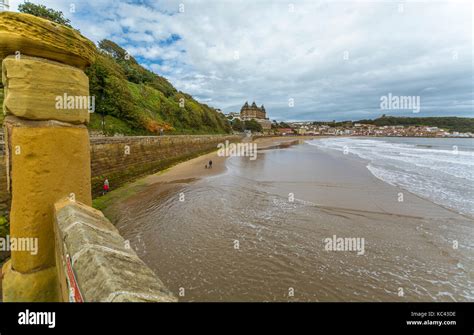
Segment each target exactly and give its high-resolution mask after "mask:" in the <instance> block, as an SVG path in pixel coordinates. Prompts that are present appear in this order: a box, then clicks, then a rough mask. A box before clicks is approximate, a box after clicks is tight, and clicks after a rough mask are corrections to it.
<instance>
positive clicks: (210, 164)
mask: <svg viewBox="0 0 474 335" xmlns="http://www.w3.org/2000/svg"><path fill="white" fill-rule="evenodd" d="M209 169H212V160H211V161H209Z"/></svg>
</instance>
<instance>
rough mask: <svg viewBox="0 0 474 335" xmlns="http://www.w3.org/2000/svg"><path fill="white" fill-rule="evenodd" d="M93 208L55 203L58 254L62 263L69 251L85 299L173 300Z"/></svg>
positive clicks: (73, 203)
mask: <svg viewBox="0 0 474 335" xmlns="http://www.w3.org/2000/svg"><path fill="white" fill-rule="evenodd" d="M96 212H97V211H95V210H93V209H92V208H88V207H86V206H84V205H82V204H80V203H77V202H71V201H69V204H65V202H64V201H61V202H58V203H57V204H56V205H55V218H56V219H55V221H56V226H55V229H56V238H57V240H58V241H60V242H59V243H62V244H63V245H64V247H62V252H63V255H62V256H61V258H62V260H63V263H64V259H66V254H68V255H69V257H70V259H71V262H72V267H73V269H74V272H75V274H76V278H77V282H78V285H79V288H80V290H81V293H82V296H83V298H84V300H85V301H102V302H106V301H154V302H161V301H163V302H166V301H176V300H177V299H176V298H175V297H174V296H173V294H172V293H171V292H170V291H168V289H166V288H165V286H164V285H163V283H162V282H161V281H160V280H159V279H158V278H157V277H156V275H155V274H154V273H153V271H152V270H151V269H150V268H149V267H148V266H146V265H145V263H143V261H141V260H140V259H139V258H138V256H137V254H136V253H135V252H134V251H133V249H131V248H130V247H128V244H127V243H126V241H125V240H124V239H123V237H122V236H120V234H119V232H118V230H117V229H116V228H115V227H114V226H113V225H112V223H110V221H108V220H107V219H106V218H105V217H103V216H101V215H98V214H97V213H96ZM59 249H60V248H58V250H59Z"/></svg>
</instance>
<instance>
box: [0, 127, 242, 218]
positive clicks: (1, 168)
mask: <svg viewBox="0 0 474 335" xmlns="http://www.w3.org/2000/svg"><path fill="white" fill-rule="evenodd" d="M240 138H241V137H240V136H234V135H228V136H226V135H195V136H191V135H179V136H161V137H156V136H155V137H152V136H149V137H148V136H143V137H97V138H91V139H90V143H91V170H92V173H91V176H92V193H93V195H94V196H98V195H100V193H101V190H102V183H103V181H104V178H105V177H107V178H109V182H110V184H111V187H112V189H115V188H117V187H119V186H121V185H123V184H124V183H126V182H129V181H132V180H134V179H137V178H139V177H141V176H145V175H148V174H152V173H155V172H158V171H160V170H162V169H165V168H167V167H169V166H170V165H172V164H174V163H176V162H179V161H182V160H185V159H188V158H191V157H193V156H197V155H199V154H201V153H203V152H206V151H211V150H214V149H216V146H217V144H218V143H221V142H225V141H226V140H229V141H238V140H240ZM3 146H4V144H3V142H0V215H5V214H6V211H8V210H9V208H10V195H9V193H8V192H7V176H6V165H5V155H4V148H3Z"/></svg>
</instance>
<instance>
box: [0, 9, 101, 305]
mask: <svg viewBox="0 0 474 335" xmlns="http://www.w3.org/2000/svg"><path fill="white" fill-rule="evenodd" d="M93 54H94V46H93V44H92V43H91V42H90V41H88V40H86V39H85V38H84V37H82V36H81V35H80V34H79V33H78V32H77V31H75V30H73V29H69V28H67V27H64V26H61V25H57V24H54V23H52V22H50V21H47V20H43V19H40V18H37V17H34V16H31V15H27V14H19V13H10V12H5V13H0V58H1V59H3V62H2V82H3V85H4V90H5V94H4V95H5V98H4V104H3V112H4V114H6V115H7V116H6V118H5V121H4V130H5V141H6V149H7V171H8V177H9V190H10V192H11V194H12V205H11V212H10V227H11V228H10V230H11V231H10V237H11V239H16V240H18V239H23V241H25V243H30V248H29V250H21V251H15V250H12V253H11V260H10V262H9V263H8V264H7V265H6V266H5V267H4V269H5V270H6V273H5V275H4V279H3V300H4V301H57V300H58V299H59V294H58V293H59V292H58V283H57V271H56V268H55V266H56V264H55V250H54V248H55V240H54V230H53V210H54V203H55V202H56V201H58V200H59V199H61V198H64V197H70V198H74V199H77V200H78V201H80V202H82V203H84V204H87V205H91V203H92V200H91V186H90V146H89V135H88V131H87V128H86V126H85V124H86V123H87V122H88V121H89V111H88V103H89V101H90V100H88V95H89V92H88V91H89V83H88V78H87V76H86V75H85V74H84V72H83V71H82V70H83V69H84V68H85V67H86V66H87V65H88V64H90V63H91V61H92V60H93ZM35 243H36V250H34V248H31V246H34V245H35Z"/></svg>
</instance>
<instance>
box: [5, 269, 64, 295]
mask: <svg viewBox="0 0 474 335" xmlns="http://www.w3.org/2000/svg"><path fill="white" fill-rule="evenodd" d="M3 270H4V271H5V273H4V278H3V284H2V285H3V291H2V295H3V301H4V302H32V301H41V302H55V301H58V299H59V296H58V294H59V291H58V283H57V280H56V268H55V267H50V268H47V269H44V270H40V271H36V272H32V273H20V272H18V271H15V270H13V269H12V268H11V262H10V261H8V263H6V266H4V267H3Z"/></svg>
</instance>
